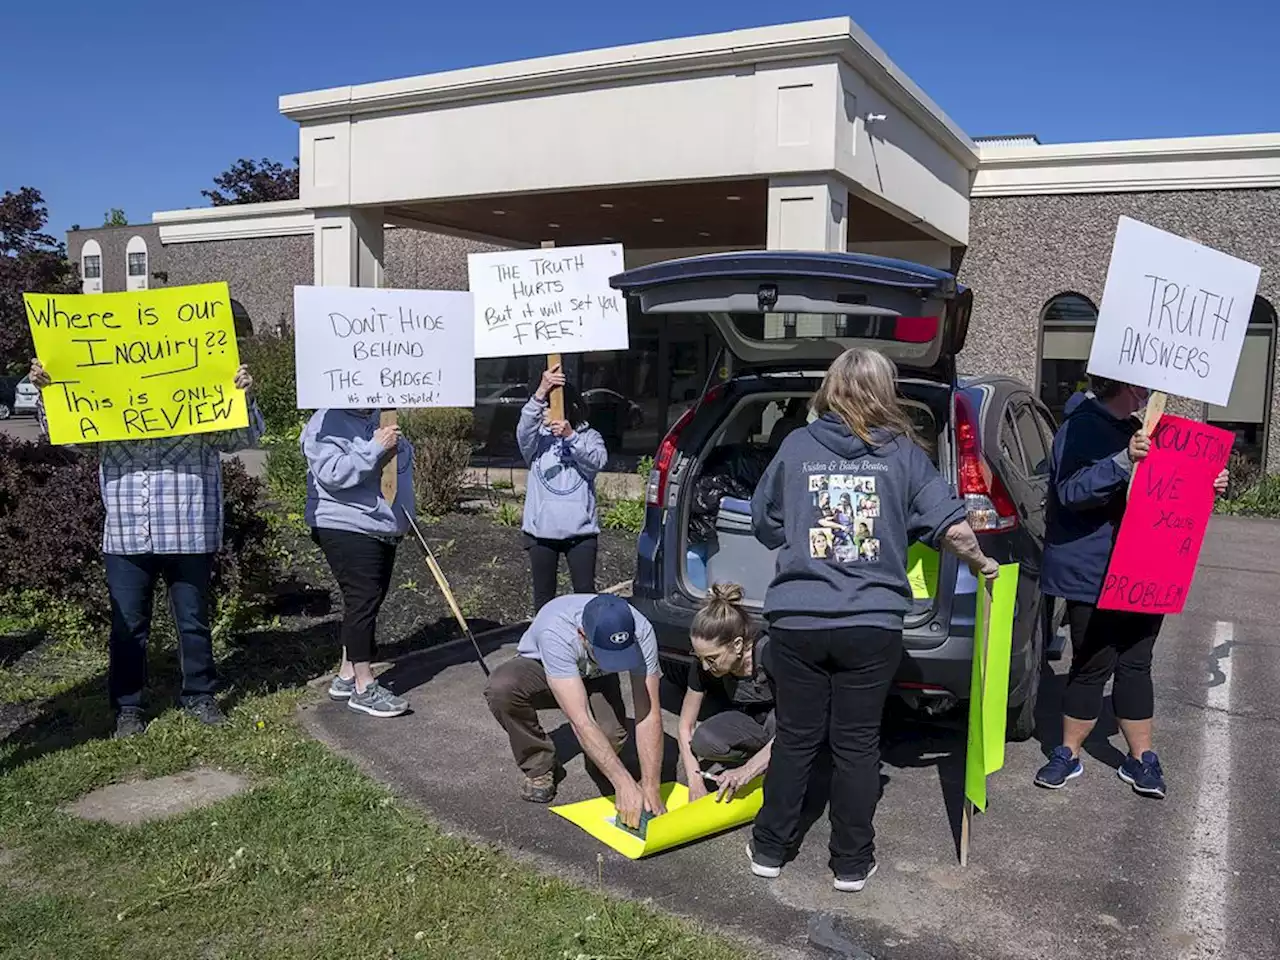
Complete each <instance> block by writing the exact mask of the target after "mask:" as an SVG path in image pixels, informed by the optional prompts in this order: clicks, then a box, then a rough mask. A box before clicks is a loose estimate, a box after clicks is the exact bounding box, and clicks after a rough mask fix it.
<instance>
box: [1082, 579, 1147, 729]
mask: <svg viewBox="0 0 1280 960" xmlns="http://www.w3.org/2000/svg"><path fill="white" fill-rule="evenodd" d="M1163 621H1164V618H1163V617H1161V616H1160V615H1158V614H1151V613H1129V612H1126V611H1121V610H1099V609H1098V608H1097V607H1095V606H1094V605H1093V604H1091V603H1078V602H1076V601H1074V600H1068V601H1067V623H1068V624H1069V625H1070V627H1071V672H1070V673H1068V674H1067V688H1066V690H1065V691H1064V692H1063V694H1062V712H1063V713H1065V714H1066V715H1067V716H1068V717H1071V718H1072V719H1075V720H1097V719H1098V714H1100V713H1101V712H1102V689H1103V687H1105V686H1106V685H1107V681H1108V680H1109V679H1111V677H1112V676H1113V675H1114V677H1115V682H1114V683H1113V684H1112V686H1111V704H1112V707H1113V708H1114V709H1115V714H1116V718H1117V719H1120V720H1150V719H1151V715H1152V714H1153V713H1154V712H1155V694H1154V692H1153V690H1152V686H1151V652H1152V649H1153V648H1154V646H1155V642H1156V636H1157V635H1158V634H1159V633H1160V625H1161V623H1162V622H1163Z"/></svg>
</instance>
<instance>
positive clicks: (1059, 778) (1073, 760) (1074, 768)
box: [1036, 747, 1084, 790]
mask: <svg viewBox="0 0 1280 960" xmlns="http://www.w3.org/2000/svg"><path fill="white" fill-rule="evenodd" d="M1082 773H1084V764H1083V763H1081V762H1080V758H1079V757H1077V756H1076V755H1075V754H1073V753H1072V752H1071V748H1070V747H1054V748H1053V752H1052V753H1051V754H1049V762H1048V763H1046V764H1045V765H1044V766H1043V767H1041V768H1040V769H1039V770H1038V771H1037V772H1036V786H1037V787H1044V788H1045V789H1046V790H1061V789H1062V788H1063V787H1065V786H1066V785H1067V781H1068V780H1074V779H1075V778H1076V777H1078V776H1080V774H1082Z"/></svg>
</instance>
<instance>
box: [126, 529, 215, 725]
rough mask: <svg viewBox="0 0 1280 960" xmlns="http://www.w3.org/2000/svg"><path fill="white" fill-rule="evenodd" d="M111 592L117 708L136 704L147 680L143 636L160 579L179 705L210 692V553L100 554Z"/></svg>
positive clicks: (145, 637)
mask: <svg viewBox="0 0 1280 960" xmlns="http://www.w3.org/2000/svg"><path fill="white" fill-rule="evenodd" d="M102 559H103V562H104V564H105V565H106V568H107V591H108V592H109V593H110V594H111V647H110V659H111V665H110V668H109V670H108V674H107V688H108V690H109V692H110V694H111V706H112V707H113V708H114V709H116V710H121V709H138V708H140V707H141V706H142V691H143V689H144V688H145V687H146V685H147V640H148V639H149V638H150V636H151V610H152V605H153V603H152V602H153V599H154V597H155V589H156V582H157V581H158V580H160V578H162V577H163V578H164V582H165V585H166V586H168V588H169V600H170V607H171V610H172V612H173V619H174V623H175V625H176V626H177V628H178V656H179V662H180V663H181V665H182V693H181V697H180V700H181V702H182V703H183V704H188V703H191V702H192V701H193V700H198V699H200V698H201V697H207V696H210V695H211V694H212V693H213V691H214V689H215V688H216V685H217V674H216V672H215V670H214V665H213V636H212V634H211V632H210V629H209V577H210V575H211V574H212V572H213V554H211V553H140V554H131V555H121V554H111V553H108V554H104V555H103V558H102Z"/></svg>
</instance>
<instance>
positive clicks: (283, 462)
mask: <svg viewBox="0 0 1280 960" xmlns="http://www.w3.org/2000/svg"><path fill="white" fill-rule="evenodd" d="M266 447H267V465H266V481H267V492H268V493H270V494H271V497H272V499H273V500H275V501H276V503H278V504H280V506H282V507H283V508H284V509H285V510H286V511H288V512H289V513H291V514H298V515H301V514H302V513H303V512H305V510H306V506H307V458H306V457H304V456H303V455H302V448H301V447H300V446H299V445H298V430H297V429H294V430H293V431H292V432H291V433H290V434H284V435H281V436H278V437H273V438H271V439H270V440H269V441H267V442H266Z"/></svg>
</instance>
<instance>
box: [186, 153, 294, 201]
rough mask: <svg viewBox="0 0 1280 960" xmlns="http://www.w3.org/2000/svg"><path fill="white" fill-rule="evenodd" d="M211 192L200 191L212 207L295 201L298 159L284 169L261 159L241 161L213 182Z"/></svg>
mask: <svg viewBox="0 0 1280 960" xmlns="http://www.w3.org/2000/svg"><path fill="white" fill-rule="evenodd" d="M213 184H214V187H215V189H213V190H201V191H200V192H201V193H202V194H203V195H204V196H206V197H208V198H209V200H210V201H211V202H212V203H213V205H214V206H215V207H226V206H230V205H232V204H236V203H266V202H267V201H270V200H296V199H298V158H297V157H294V158H293V166H291V167H286V166H284V165H283V164H281V163H277V162H276V161H274V160H268V159H266V158H265V157H264V158H263V159H262V160H249V159H245V158H241V159H239V160H237V161H236V162H235V163H233V164H232V165H231V169H229V170H225V171H223V172H222V173H220V174H218V175H217V176H216V177H214V178H213Z"/></svg>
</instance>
